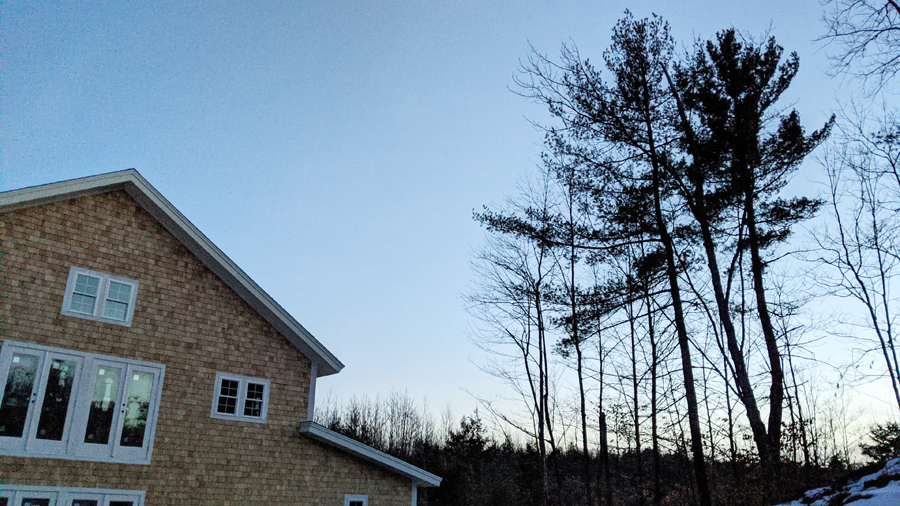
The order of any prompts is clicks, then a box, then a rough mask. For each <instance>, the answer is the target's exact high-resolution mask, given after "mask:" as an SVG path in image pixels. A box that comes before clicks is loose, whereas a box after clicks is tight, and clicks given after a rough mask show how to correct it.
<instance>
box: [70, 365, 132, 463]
mask: <svg viewBox="0 0 900 506" xmlns="http://www.w3.org/2000/svg"><path fill="white" fill-rule="evenodd" d="M126 370H127V365H126V364H122V363H119V362H113V361H106V360H91V361H89V363H88V364H87V366H86V367H85V372H84V374H85V377H86V381H85V382H84V388H85V389H86V391H83V392H82V398H83V399H87V400H89V401H90V402H82V403H81V405H80V406H78V408H77V412H76V416H75V423H74V425H73V428H72V431H73V432H72V442H73V443H74V444H75V445H76V450H75V454H76V455H78V456H80V457H95V458H103V457H110V456H111V455H112V447H113V442H114V440H115V435H116V426H117V424H118V421H119V417H120V414H119V412H120V410H121V408H122V406H120V404H121V403H122V390H123V388H124V383H125V382H124V380H125V374H126Z"/></svg>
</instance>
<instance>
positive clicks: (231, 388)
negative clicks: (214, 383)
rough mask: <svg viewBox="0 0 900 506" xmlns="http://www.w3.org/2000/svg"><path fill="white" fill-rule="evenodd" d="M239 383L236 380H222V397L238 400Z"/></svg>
mask: <svg viewBox="0 0 900 506" xmlns="http://www.w3.org/2000/svg"><path fill="white" fill-rule="evenodd" d="M238 385H239V383H238V382H237V381H234V380H229V379H226V380H222V390H221V392H222V395H224V396H226V397H234V398H237V395H238Z"/></svg>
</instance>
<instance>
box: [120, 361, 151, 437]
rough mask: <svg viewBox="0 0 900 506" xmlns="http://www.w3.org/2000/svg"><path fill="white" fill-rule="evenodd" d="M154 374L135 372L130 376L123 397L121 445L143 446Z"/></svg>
mask: <svg viewBox="0 0 900 506" xmlns="http://www.w3.org/2000/svg"><path fill="white" fill-rule="evenodd" d="M153 378H154V374H153V373H150V372H136V373H134V376H132V377H131V383H129V385H128V393H127V396H126V397H125V419H124V421H123V422H122V439H121V440H120V441H119V444H121V445H122V446H135V447H141V446H144V431H145V430H146V428H147V414H148V413H149V411H150V393H151V392H152V390H153Z"/></svg>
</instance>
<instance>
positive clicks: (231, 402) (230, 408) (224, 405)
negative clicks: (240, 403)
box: [216, 397, 237, 415]
mask: <svg viewBox="0 0 900 506" xmlns="http://www.w3.org/2000/svg"><path fill="white" fill-rule="evenodd" d="M236 410H237V399H234V398H231V397H219V404H218V405H216V412H218V413H222V414H225V415H233V414H234V412H235V411H236Z"/></svg>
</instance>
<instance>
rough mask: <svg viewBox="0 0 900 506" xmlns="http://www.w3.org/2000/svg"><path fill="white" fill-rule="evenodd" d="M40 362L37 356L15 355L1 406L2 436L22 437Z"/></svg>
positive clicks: (0, 430) (0, 431)
mask: <svg viewBox="0 0 900 506" xmlns="http://www.w3.org/2000/svg"><path fill="white" fill-rule="evenodd" d="M38 361H39V357H38V356H36V355H25V354H24V353H13V356H12V363H11V364H10V368H9V376H8V377H7V378H6V388H4V390H3V404H0V436H7V437H22V431H23V430H24V429H25V418H26V417H27V416H28V404H29V403H30V402H31V390H32V389H33V388H34V377H35V376H36V375H37V366H38Z"/></svg>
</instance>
